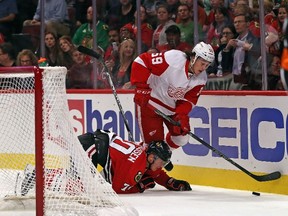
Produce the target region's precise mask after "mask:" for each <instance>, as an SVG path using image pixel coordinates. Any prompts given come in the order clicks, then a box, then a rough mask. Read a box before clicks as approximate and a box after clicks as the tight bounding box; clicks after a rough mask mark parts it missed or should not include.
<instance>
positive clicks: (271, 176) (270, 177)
mask: <svg viewBox="0 0 288 216" xmlns="http://www.w3.org/2000/svg"><path fill="white" fill-rule="evenodd" d="M148 106H149V107H150V108H151V109H153V110H154V112H155V113H157V114H158V115H160V116H161V117H162V118H164V119H166V120H167V121H169V122H170V123H171V124H173V125H176V126H180V123H179V122H177V121H174V120H173V119H171V118H170V117H169V116H167V115H165V114H164V113H162V112H161V111H160V110H158V109H156V108H155V107H152V106H151V105H148ZM188 134H189V135H190V136H191V137H192V138H194V139H195V140H197V141H198V142H200V143H201V144H202V145H204V146H206V147H207V148H209V149H210V150H211V151H212V152H214V153H215V154H217V155H218V156H220V157H222V158H224V159H225V160H226V161H228V162H229V163H231V164H232V165H234V166H236V167H237V168H238V169H240V170H241V171H242V172H244V173H246V174H247V175H249V176H250V177H251V178H253V179H255V180H256V181H259V182H265V181H273V180H276V179H279V178H280V177H281V173H280V172H279V171H276V172H273V173H269V174H264V175H255V174H253V173H251V172H250V171H248V170H247V169H245V168H244V167H242V166H240V165H239V164H238V163H236V162H235V161H233V160H232V159H231V158H229V157H227V156H226V155H225V154H223V153H222V152H221V151H219V150H218V149H216V148H214V147H213V146H211V145H209V144H208V143H207V142H205V141H204V140H203V139H201V138H199V137H198V136H196V135H195V134H193V133H192V132H191V131H189V133H188Z"/></svg>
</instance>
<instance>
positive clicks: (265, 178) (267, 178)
mask: <svg viewBox="0 0 288 216" xmlns="http://www.w3.org/2000/svg"><path fill="white" fill-rule="evenodd" d="M251 174H252V175H251V177H252V178H254V179H255V180H257V181H260V182H265V181H273V180H276V179H279V178H280V177H281V173H280V172H279V171H276V172H273V173H269V174H266V175H254V174H253V173H251Z"/></svg>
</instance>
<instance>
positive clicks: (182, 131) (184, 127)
mask: <svg viewBox="0 0 288 216" xmlns="http://www.w3.org/2000/svg"><path fill="white" fill-rule="evenodd" d="M173 119H174V120H175V121H177V122H179V123H180V126H174V127H173V133H174V134H175V135H186V134H188V133H189V131H190V122H189V117H188V115H183V114H176V115H175V116H174V117H173Z"/></svg>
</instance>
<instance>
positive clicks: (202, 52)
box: [192, 42, 215, 63]
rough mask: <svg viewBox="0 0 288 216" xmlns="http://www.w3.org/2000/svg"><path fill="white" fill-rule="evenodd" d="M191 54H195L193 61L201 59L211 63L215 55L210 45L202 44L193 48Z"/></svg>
mask: <svg viewBox="0 0 288 216" xmlns="http://www.w3.org/2000/svg"><path fill="white" fill-rule="evenodd" d="M192 53H195V54H196V55H195V60H196V59H197V58H198V57H201V58H203V59H204V60H206V61H208V62H210V63H212V62H213V61H214V59H215V54H214V50H213V48H212V46H211V45H210V44H206V43H204V42H200V43H198V44H196V46H195V47H194V48H193V50H192Z"/></svg>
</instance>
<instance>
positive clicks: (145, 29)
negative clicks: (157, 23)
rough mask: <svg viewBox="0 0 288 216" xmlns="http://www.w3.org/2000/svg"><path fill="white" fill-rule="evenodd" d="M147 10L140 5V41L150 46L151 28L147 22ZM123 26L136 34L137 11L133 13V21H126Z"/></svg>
mask: <svg viewBox="0 0 288 216" xmlns="http://www.w3.org/2000/svg"><path fill="white" fill-rule="evenodd" d="M146 19H147V12H146V8H145V7H144V6H140V20H141V41H142V42H143V43H144V44H145V45H146V46H147V47H148V48H150V47H151V46H152V37H153V32H154V30H153V28H152V26H151V25H150V24H149V23H147V20H146ZM124 28H127V29H131V30H132V31H133V33H134V35H136V36H137V11H135V13H134V22H132V23H127V24H126V25H124Z"/></svg>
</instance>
